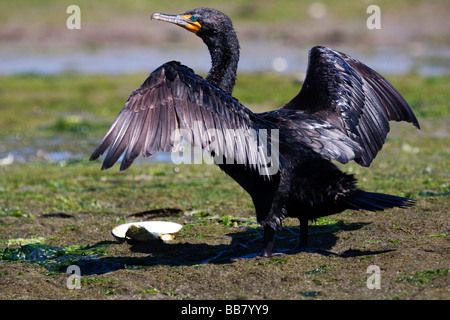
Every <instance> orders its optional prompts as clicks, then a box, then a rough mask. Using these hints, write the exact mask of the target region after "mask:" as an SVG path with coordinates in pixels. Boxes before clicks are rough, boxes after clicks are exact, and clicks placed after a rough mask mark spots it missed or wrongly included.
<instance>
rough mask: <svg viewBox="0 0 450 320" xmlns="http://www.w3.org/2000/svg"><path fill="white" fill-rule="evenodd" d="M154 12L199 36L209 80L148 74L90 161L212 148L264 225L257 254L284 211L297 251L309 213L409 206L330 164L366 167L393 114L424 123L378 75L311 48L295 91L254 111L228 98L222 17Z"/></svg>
mask: <svg viewBox="0 0 450 320" xmlns="http://www.w3.org/2000/svg"><path fill="white" fill-rule="evenodd" d="M152 18H153V19H156V20H161V21H166V22H170V23H174V24H176V25H178V26H181V27H183V28H185V29H187V30H189V31H191V32H193V33H195V34H196V35H197V36H199V37H200V38H201V39H202V40H203V41H204V43H205V44H206V45H207V47H208V49H209V52H210V54H211V60H212V67H211V70H210V71H209V73H208V75H207V77H206V79H203V78H202V77H200V76H198V75H196V74H195V73H194V72H193V71H192V70H191V69H189V68H188V67H185V66H183V65H181V64H180V63H179V62H175V61H171V62H168V63H165V64H163V65H162V66H160V67H159V68H157V69H156V70H155V71H153V72H152V73H151V74H150V76H149V77H148V78H147V79H146V80H145V81H144V83H143V84H142V85H141V86H139V87H138V88H137V89H136V90H134V91H133V92H132V93H131V96H130V98H129V99H128V101H127V102H126V104H125V107H124V108H123V110H122V111H121V112H120V114H119V115H118V117H117V118H116V120H115V121H114V123H113V124H112V126H111V128H110V130H109V131H108V133H107V134H106V136H105V137H104V139H103V141H102V142H101V143H100V145H99V146H98V147H97V149H96V150H95V151H94V153H93V154H92V156H91V160H95V159H97V158H98V157H99V156H100V155H102V154H103V153H105V152H106V151H107V149H108V148H109V151H108V152H107V154H106V157H105V159H104V162H103V166H102V169H107V168H110V167H111V166H113V165H114V163H115V162H116V161H117V160H118V159H119V158H120V157H121V156H122V155H123V160H122V163H121V166H120V170H125V169H127V168H128V167H129V166H130V165H131V164H132V162H133V161H134V159H135V158H136V157H138V156H139V155H142V156H144V157H148V156H152V155H154V154H156V153H157V152H159V151H165V152H169V151H173V150H176V148H177V147H178V145H179V144H180V140H181V137H183V138H184V139H185V140H186V141H187V142H189V143H190V144H192V145H193V146H196V147H201V148H203V149H207V150H209V151H211V153H212V155H213V156H214V160H215V162H216V164H218V165H219V167H220V168H221V169H222V170H223V171H224V172H226V173H227V174H228V175H229V176H230V177H231V178H233V179H234V180H236V181H237V183H238V184H239V185H240V186H241V187H243V188H244V189H245V190H246V191H247V192H248V193H249V194H250V196H251V197H252V200H253V203H254V205H255V210H256V215H257V220H258V222H259V223H260V224H261V225H262V226H263V227H264V244H263V246H264V249H263V252H262V256H272V255H273V254H275V253H273V252H272V248H273V243H274V235H275V231H276V230H279V229H280V228H281V226H282V221H283V219H284V218H285V217H286V216H292V217H297V218H298V219H299V220H300V236H299V242H298V245H297V247H296V249H297V250H301V249H302V248H304V247H305V246H306V244H307V236H308V220H314V219H317V218H318V217H322V216H327V215H331V214H335V213H339V212H341V211H343V210H345V209H353V210H358V209H362V210H371V211H378V210H385V209H389V208H393V207H400V208H405V207H409V206H411V205H413V204H414V203H415V201H414V200H413V199H407V198H402V197H397V196H392V195H386V194H380V193H371V192H366V191H363V190H361V189H358V188H357V186H356V179H355V177H354V176H353V175H350V174H346V173H343V172H342V171H341V170H339V169H338V168H337V167H336V165H334V164H333V163H332V162H331V161H330V160H337V161H339V162H341V163H347V162H349V161H351V160H354V161H355V162H356V163H358V164H360V165H362V166H369V165H370V163H371V162H372V160H373V159H374V158H375V156H376V154H377V153H378V151H379V150H380V149H381V147H382V145H383V143H384V141H385V138H386V135H387V133H388V132H389V123H388V121H390V120H395V121H407V122H410V123H412V124H413V125H414V126H415V127H416V128H418V129H420V127H419V123H418V121H417V119H416V117H415V115H414V113H413V112H412V110H411V109H410V107H409V106H408V104H407V103H406V101H405V100H404V99H403V97H402V96H401V95H400V94H399V93H398V91H397V90H396V89H395V88H394V87H393V86H392V85H391V84H390V83H389V82H388V81H387V80H386V79H384V78H383V77H382V76H381V75H379V74H378V73H377V72H375V71H374V70H372V69H371V68H369V67H368V66H366V65H365V64H363V63H361V62H360V61H358V60H356V59H353V58H352V57H350V56H348V55H346V54H344V53H341V52H338V51H335V50H332V49H329V48H326V47H322V46H316V47H313V48H312V49H311V50H310V52H309V65H308V70H307V73H306V78H305V80H304V83H303V85H302V87H301V90H300V92H299V93H298V95H297V96H295V97H294V98H293V99H292V100H291V101H289V102H288V103H286V104H285V105H284V106H282V107H281V108H279V109H276V110H273V111H270V112H263V113H253V112H251V111H250V110H248V109H247V108H245V107H244V106H243V105H242V104H241V103H239V101H238V100H236V99H235V98H233V97H232V96H231V94H232V90H233V87H234V84H235V80H236V70H237V66H238V60H239V43H238V39H237V36H236V33H235V31H234V29H233V26H232V23H231V21H230V19H229V18H228V17H227V16H226V15H225V14H223V13H222V12H220V11H217V10H215V9H209V8H200V9H194V10H191V11H187V12H185V13H183V14H180V15H165V14H161V13H154V14H153V15H152ZM177 129H181V130H177ZM213 129H216V130H215V131H214V130H213ZM265 141H266V142H267V143H264V142H265ZM269 155H270V156H269Z"/></svg>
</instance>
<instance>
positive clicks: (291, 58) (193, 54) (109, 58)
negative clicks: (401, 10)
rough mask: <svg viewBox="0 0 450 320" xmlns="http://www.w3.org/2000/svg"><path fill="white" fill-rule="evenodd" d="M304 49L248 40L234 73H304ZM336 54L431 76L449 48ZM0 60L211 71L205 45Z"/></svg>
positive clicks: (20, 68)
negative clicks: (175, 65)
mask: <svg viewBox="0 0 450 320" xmlns="http://www.w3.org/2000/svg"><path fill="white" fill-rule="evenodd" d="M308 50H309V48H305V49H301V48H297V47H289V46H282V45H279V44H276V43H268V42H264V41H253V42H247V43H245V44H243V45H242V48H241V58H240V61H239V71H240V72H278V73H284V74H295V73H300V74H303V73H304V72H305V71H306V67H307V60H308ZM339 50H340V51H343V52H346V53H348V54H350V55H352V56H354V57H356V58H358V59H359V60H361V61H363V62H364V63H366V64H368V65H369V66H370V67H372V68H373V69H375V70H377V71H378V72H380V73H382V74H383V73H386V74H405V73H409V72H411V71H414V72H417V73H419V74H421V75H424V76H431V75H440V74H448V73H450V62H449V61H450V48H443V49H439V50H432V49H430V48H427V47H425V46H421V47H420V48H416V49H415V50H406V49H404V48H394V47H391V48H389V47H388V48H377V49H375V50H374V51H373V52H369V53H368V52H362V51H358V50H355V49H353V48H339ZM387 57H388V58H387ZM0 60H1V61H2V62H3V63H2V64H1V65H0V74H20V73H37V74H58V73H62V72H67V71H71V72H79V73H85V74H94V73H106V74H120V73H136V72H145V73H150V72H151V71H153V70H154V69H155V68H156V67H157V66H160V65H161V64H163V63H165V62H167V61H169V60H178V61H181V62H182V63H183V64H186V65H188V66H189V67H191V68H193V69H194V70H195V71H196V72H199V73H206V72H207V71H208V70H209V67H210V65H209V64H210V56H209V53H208V50H206V48H204V47H199V48H193V49H189V50H180V49H179V48H176V49H175V48H174V49H164V50H162V49H155V48H149V47H139V48H118V49H99V50H96V51H89V52H86V51H79V52H69V53H55V52H52V53H37V52H33V53H29V52H27V53H20V52H12V51H11V50H7V49H0Z"/></svg>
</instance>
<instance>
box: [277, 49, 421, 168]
mask: <svg viewBox="0 0 450 320" xmlns="http://www.w3.org/2000/svg"><path fill="white" fill-rule="evenodd" d="M280 109H281V110H298V111H303V112H306V113H307V114H309V115H311V116H313V117H314V118H316V119H318V120H320V121H323V122H326V123H330V124H332V125H333V126H334V127H335V128H338V129H340V130H341V131H342V132H343V133H344V134H345V135H346V136H348V137H349V138H350V139H352V140H353V141H355V142H356V143H357V144H358V145H359V146H360V147H361V148H362V149H363V152H362V154H361V155H359V156H356V157H355V159H354V160H355V161H356V162H357V163H359V164H360V165H363V166H369V165H370V163H371V162H372V160H373V159H374V158H375V156H376V155H377V153H378V151H379V150H380V149H381V148H382V146H383V144H384V141H385V139H386V135H387V134H388V132H389V130H390V127H389V121H390V120H395V121H407V122H410V123H413V125H414V126H415V127H416V128H418V129H420V126H419V123H418V122H417V119H416V117H415V115H414V113H413V112H412V110H411V108H410V107H409V106H408V104H407V103H406V101H405V99H403V97H402V96H401V95H400V93H398V91H397V90H396V89H395V88H394V87H393V86H392V85H391V84H390V83H389V82H388V81H387V80H386V79H384V78H383V77H382V76H381V75H380V74H378V73H377V72H375V71H374V70H372V69H371V68H369V67H368V66H366V65H365V64H363V63H361V62H360V61H358V60H355V59H353V58H352V57H350V56H348V55H346V54H344V53H341V52H338V51H335V50H332V49H329V48H326V47H320V46H316V47H314V48H312V49H311V50H310V52H309V65H308V70H307V73H306V78H305V81H304V83H303V86H302V88H301V90H300V92H299V94H298V95H297V96H296V97H294V98H293V99H292V100H291V101H290V102H288V103H287V104H286V105H284V106H283V107H282V108H280ZM355 151H357V150H355ZM358 153H359V152H355V154H358Z"/></svg>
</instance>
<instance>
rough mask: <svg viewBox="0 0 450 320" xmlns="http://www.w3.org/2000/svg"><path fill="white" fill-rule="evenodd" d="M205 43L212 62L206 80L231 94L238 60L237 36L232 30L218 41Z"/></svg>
mask: <svg viewBox="0 0 450 320" xmlns="http://www.w3.org/2000/svg"><path fill="white" fill-rule="evenodd" d="M205 42H206V41H205ZM206 45H207V46H208V49H209V52H210V54H211V63H212V67H211V70H210V71H209V73H208V76H207V77H206V81H208V82H209V83H211V84H212V85H213V86H215V87H217V88H219V89H222V90H223V91H225V92H226V93H228V94H230V95H231V93H232V92H233V87H234V84H235V81H236V71H237V67H238V62H239V43H238V40H237V36H236V34H235V33H234V31H233V32H232V33H230V34H229V35H227V36H223V37H222V38H221V39H220V40H219V41H215V42H212V43H206Z"/></svg>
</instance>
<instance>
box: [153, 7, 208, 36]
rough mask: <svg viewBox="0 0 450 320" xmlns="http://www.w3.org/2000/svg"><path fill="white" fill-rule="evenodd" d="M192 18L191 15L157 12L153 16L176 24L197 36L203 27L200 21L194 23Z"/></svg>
mask: <svg viewBox="0 0 450 320" xmlns="http://www.w3.org/2000/svg"><path fill="white" fill-rule="evenodd" d="M191 17H192V16H191V15H169V14H163V13H159V12H155V13H154V14H152V17H151V18H152V19H155V20H160V21H165V22H170V23H173V24H176V25H177V26H180V27H183V28H185V29H186V30H189V31H191V32H193V33H195V34H197V32H198V30H200V28H201V27H202V25H201V24H200V23H199V22H198V21H192V20H191Z"/></svg>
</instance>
